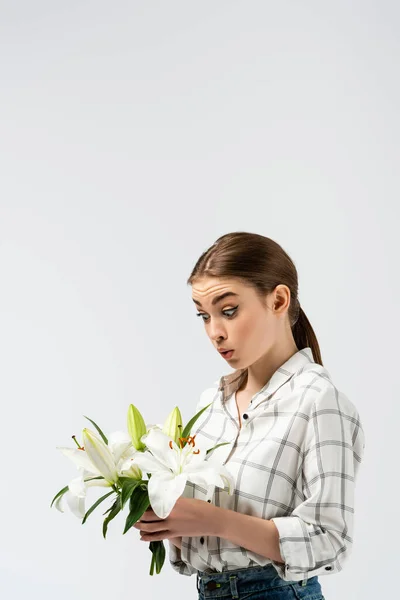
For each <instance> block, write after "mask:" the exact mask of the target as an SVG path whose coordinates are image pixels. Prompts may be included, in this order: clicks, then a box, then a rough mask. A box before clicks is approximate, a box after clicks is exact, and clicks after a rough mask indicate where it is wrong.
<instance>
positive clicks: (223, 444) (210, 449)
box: [206, 442, 230, 456]
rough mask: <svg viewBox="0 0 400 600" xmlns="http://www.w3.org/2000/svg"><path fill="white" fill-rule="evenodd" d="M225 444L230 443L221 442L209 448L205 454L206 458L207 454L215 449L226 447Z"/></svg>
mask: <svg viewBox="0 0 400 600" xmlns="http://www.w3.org/2000/svg"><path fill="white" fill-rule="evenodd" d="M226 444H230V442H222V443H221V444H217V445H216V446H213V447H212V448H209V449H208V450H207V452H206V456H207V454H208V453H209V452H211V451H212V450H215V448H219V446H226Z"/></svg>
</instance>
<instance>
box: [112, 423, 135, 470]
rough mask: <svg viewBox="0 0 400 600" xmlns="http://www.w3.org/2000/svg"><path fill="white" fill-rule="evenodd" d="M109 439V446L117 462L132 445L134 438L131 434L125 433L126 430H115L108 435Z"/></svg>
mask: <svg viewBox="0 0 400 600" xmlns="http://www.w3.org/2000/svg"><path fill="white" fill-rule="evenodd" d="M107 439H108V447H109V449H110V450H111V452H112V454H113V455H114V461H115V462H116V463H117V462H118V461H119V459H120V458H121V455H122V454H123V453H124V452H125V451H126V450H127V449H129V447H132V448H133V446H132V440H131V438H130V435H128V434H127V433H125V431H113V432H112V433H110V434H109V435H108V437H107Z"/></svg>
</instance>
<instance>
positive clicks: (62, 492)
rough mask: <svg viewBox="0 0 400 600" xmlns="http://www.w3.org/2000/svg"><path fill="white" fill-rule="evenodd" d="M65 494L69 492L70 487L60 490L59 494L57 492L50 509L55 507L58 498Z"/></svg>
mask: <svg viewBox="0 0 400 600" xmlns="http://www.w3.org/2000/svg"><path fill="white" fill-rule="evenodd" d="M65 492H68V486H67V485H66V486H65V487H64V488H63V489H62V490H60V491H59V492H57V494H56V495H55V496H54V498H53V500H52V501H51V504H50V508H51V507H52V506H53V504H54V502H55V501H56V500H57V498H59V497H60V496H62V495H63V494H65Z"/></svg>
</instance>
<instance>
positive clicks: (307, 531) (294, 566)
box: [270, 516, 341, 581]
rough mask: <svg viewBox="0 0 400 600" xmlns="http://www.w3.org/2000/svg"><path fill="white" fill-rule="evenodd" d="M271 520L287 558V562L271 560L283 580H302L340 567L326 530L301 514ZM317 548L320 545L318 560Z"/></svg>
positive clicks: (280, 548) (333, 571)
mask: <svg viewBox="0 0 400 600" xmlns="http://www.w3.org/2000/svg"><path fill="white" fill-rule="evenodd" d="M270 520H271V521H273V522H274V523H275V525H276V528H277V529H278V532H279V551H280V555H281V556H282V559H283V560H284V563H280V562H277V561H274V560H272V561H271V562H272V564H273V566H274V567H275V569H276V571H277V572H278V575H279V576H280V577H281V578H282V579H284V580H285V581H301V580H303V579H305V580H307V579H309V578H310V577H314V576H316V575H328V574H330V573H336V572H337V571H340V570H341V568H340V567H338V566H337V565H336V553H335V552H334V549H333V546H332V543H331V541H330V539H329V536H328V534H327V531H326V529H323V528H321V527H318V526H316V525H311V524H308V523H305V522H304V521H303V520H302V519H301V518H300V517H291V516H288V517H273V518H272V519H270ZM316 536H318V538H317V537H316ZM312 540H313V541H312ZM316 540H318V541H316ZM315 548H318V556H319V559H318V561H317V560H316V558H315V553H314V549H315Z"/></svg>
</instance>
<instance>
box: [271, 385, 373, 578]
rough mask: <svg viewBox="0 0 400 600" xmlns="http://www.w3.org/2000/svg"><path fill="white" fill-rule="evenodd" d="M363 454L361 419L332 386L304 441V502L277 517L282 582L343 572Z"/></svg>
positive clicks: (317, 405) (315, 411)
mask: <svg viewBox="0 0 400 600" xmlns="http://www.w3.org/2000/svg"><path fill="white" fill-rule="evenodd" d="M364 448H365V437H364V431H363V428H362V424H361V421H360V416H359V413H358V411H357V409H356V407H355V406H354V404H353V403H352V402H351V401H350V400H349V399H348V398H347V396H346V395H344V394H343V393H342V392H340V391H338V390H337V389H336V388H335V387H334V386H333V385H332V386H329V387H327V388H326V390H324V391H323V392H322V393H321V395H320V396H319V397H318V398H317V399H316V400H315V402H314V405H313V407H312V410H311V414H310V415H309V420H308V424H307V427H306V435H305V438H304V446H303V448H302V452H303V462H302V469H301V477H302V486H301V485H300V486H298V488H299V487H300V491H301V489H302V491H303V496H304V499H302V500H301V503H300V504H299V505H298V506H296V508H294V509H293V511H292V512H291V513H290V515H288V516H279V517H273V518H271V520H272V521H273V522H274V523H275V525H276V527H277V529H278V532H279V549H280V554H281V556H282V558H283V560H284V563H279V562H276V561H272V564H273V565H274V567H275V569H276V570H277V572H278V574H279V575H280V577H281V578H282V579H284V580H286V581H300V580H302V579H308V578H310V577H313V576H315V575H328V574H332V573H336V572H338V571H341V570H342V569H343V566H344V564H345V563H346V562H347V560H348V558H349V556H350V553H351V549H352V545H353V534H354V504H355V502H354V500H355V483H356V478H357V473H358V469H359V466H360V464H361V461H362V458H363V454H364Z"/></svg>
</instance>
